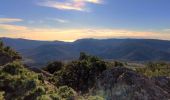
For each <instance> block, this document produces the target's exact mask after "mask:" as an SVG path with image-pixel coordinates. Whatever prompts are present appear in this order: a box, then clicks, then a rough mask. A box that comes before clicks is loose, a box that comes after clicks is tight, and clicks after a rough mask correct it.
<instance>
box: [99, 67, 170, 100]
mask: <svg viewBox="0 0 170 100" xmlns="http://www.w3.org/2000/svg"><path fill="white" fill-rule="evenodd" d="M97 90H98V91H97V94H98V95H103V96H104V97H105V98H106V100H168V99H170V95H169V94H168V92H166V91H164V90H163V89H162V88H161V87H159V86H157V85H156V84H155V82H154V81H153V80H151V79H149V78H147V77H146V76H143V75H140V74H138V73H136V72H135V71H133V70H130V69H127V68H124V67H116V68H113V69H108V70H106V71H104V72H103V73H102V74H101V75H100V76H99V78H98V83H97Z"/></svg>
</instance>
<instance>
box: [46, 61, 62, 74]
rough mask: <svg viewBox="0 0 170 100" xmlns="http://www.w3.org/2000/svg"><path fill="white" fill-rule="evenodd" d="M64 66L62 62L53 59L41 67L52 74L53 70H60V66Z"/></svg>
mask: <svg viewBox="0 0 170 100" xmlns="http://www.w3.org/2000/svg"><path fill="white" fill-rule="evenodd" d="M63 66H64V64H63V63H62V62H60V61H55V62H52V63H50V64H48V65H47V67H45V68H43V69H44V70H45V71H47V72H49V73H51V74H53V73H54V72H57V71H59V70H61V68H62V67H63Z"/></svg>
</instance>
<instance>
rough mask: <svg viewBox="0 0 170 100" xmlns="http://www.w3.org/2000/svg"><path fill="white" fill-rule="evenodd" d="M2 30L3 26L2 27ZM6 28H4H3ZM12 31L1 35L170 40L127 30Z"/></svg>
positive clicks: (14, 28) (18, 28)
mask: <svg viewBox="0 0 170 100" xmlns="http://www.w3.org/2000/svg"><path fill="white" fill-rule="evenodd" d="M0 27H1V28H2V26H1V25H0ZM3 28H4V27H3ZM4 29H8V30H10V31H7V32H5V34H2V33H1V34H0V36H3V37H12V38H23V37H24V38H26V39H33V40H61V41H74V40H77V39H81V38H97V39H106V38H151V39H170V34H162V32H150V31H133V30H125V29H104V28H103V29H88V28H86V29H57V28H31V27H24V26H10V27H9V26H8V27H7V26H6V27H5V28H4Z"/></svg>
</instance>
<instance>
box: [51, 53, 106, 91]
mask: <svg viewBox="0 0 170 100" xmlns="http://www.w3.org/2000/svg"><path fill="white" fill-rule="evenodd" d="M106 68H107V64H106V63H105V62H104V61H102V60H100V59H99V58H97V57H94V56H88V55H84V54H81V56H80V58H79V60H77V61H72V62H70V63H68V64H67V65H65V66H64V67H63V68H62V69H61V70H60V71H58V72H56V73H55V74H54V75H55V82H56V85H57V86H63V85H67V86H69V87H72V88H73V89H74V90H76V91H82V92H88V90H89V89H90V88H93V87H94V85H95V81H96V78H97V76H98V75H100V74H101V73H102V72H103V71H104V70H106Z"/></svg>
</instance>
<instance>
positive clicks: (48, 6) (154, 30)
mask: <svg viewBox="0 0 170 100" xmlns="http://www.w3.org/2000/svg"><path fill="white" fill-rule="evenodd" d="M169 4H170V0H0V37H10V38H25V39H32V40H60V41H74V40H77V39H81V38H97V39H106V38H151V39H164V40H170V6H169Z"/></svg>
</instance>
